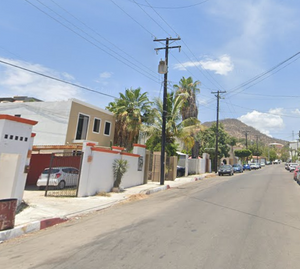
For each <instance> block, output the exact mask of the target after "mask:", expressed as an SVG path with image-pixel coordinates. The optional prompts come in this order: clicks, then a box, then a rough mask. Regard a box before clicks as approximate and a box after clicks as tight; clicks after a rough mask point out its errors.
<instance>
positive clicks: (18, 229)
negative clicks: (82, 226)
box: [0, 218, 69, 243]
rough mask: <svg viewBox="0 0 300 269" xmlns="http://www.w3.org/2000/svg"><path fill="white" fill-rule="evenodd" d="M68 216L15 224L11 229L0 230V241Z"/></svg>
mask: <svg viewBox="0 0 300 269" xmlns="http://www.w3.org/2000/svg"><path fill="white" fill-rule="evenodd" d="M68 220H69V219H68V218H50V219H44V220H41V221H33V222H31V223H27V224H22V225H19V226H15V227H14V228H12V229H8V230H4V231H0V243H3V242H4V241H7V240H10V239H13V238H16V237H20V236H22V235H25V234H29V233H32V232H36V231H39V230H42V229H46V228H48V227H51V226H54V225H57V224H60V223H63V222H66V221H68Z"/></svg>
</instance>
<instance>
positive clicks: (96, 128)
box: [93, 118, 101, 133]
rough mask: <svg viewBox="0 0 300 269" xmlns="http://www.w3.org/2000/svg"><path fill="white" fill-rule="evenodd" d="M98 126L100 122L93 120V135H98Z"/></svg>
mask: <svg viewBox="0 0 300 269" xmlns="http://www.w3.org/2000/svg"><path fill="white" fill-rule="evenodd" d="M100 124H101V120H100V119H97V118H95V119H94V127H93V132H94V133H100Z"/></svg>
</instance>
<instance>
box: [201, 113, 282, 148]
mask: <svg viewBox="0 0 300 269" xmlns="http://www.w3.org/2000/svg"><path fill="white" fill-rule="evenodd" d="M213 123H214V122H205V123H202V125H204V126H207V127H210V126H211V125H212V124H213ZM219 124H222V125H223V126H224V129H225V131H226V132H227V133H228V134H229V135H230V136H233V137H235V138H237V139H245V138H246V137H245V131H248V138H247V139H248V143H250V142H251V140H252V141H254V142H256V136H258V140H259V142H260V143H263V144H265V145H267V144H269V143H280V144H283V145H286V144H287V143H288V141H285V140H282V139H276V138H273V137H269V136H267V135H265V134H263V133H261V132H260V131H258V130H256V129H255V128H253V127H251V126H248V125H247V124H244V123H242V122H241V121H239V120H237V119H225V120H220V121H219Z"/></svg>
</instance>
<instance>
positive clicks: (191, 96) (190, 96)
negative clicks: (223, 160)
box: [173, 77, 200, 158]
mask: <svg viewBox="0 0 300 269" xmlns="http://www.w3.org/2000/svg"><path fill="white" fill-rule="evenodd" d="M199 84H200V82H199V81H195V82H194V81H193V79H192V77H188V78H185V77H182V78H181V80H180V81H179V84H178V85H177V84H175V85H174V86H173V87H174V89H175V91H176V96H179V97H180V98H181V99H182V100H183V103H182V105H181V108H180V113H181V117H182V120H183V121H185V120H186V119H189V118H195V119H197V118H198V108H197V102H196V95H197V93H200V88H198V85H199ZM194 130H197V129H196V128H194ZM196 134H197V132H190V136H192V137H193V140H194V145H193V147H192V150H191V152H192V158H197V157H198V156H199V149H200V142H199V141H198V140H197V139H196Z"/></svg>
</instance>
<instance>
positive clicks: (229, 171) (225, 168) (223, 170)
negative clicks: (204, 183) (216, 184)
mask: <svg viewBox="0 0 300 269" xmlns="http://www.w3.org/2000/svg"><path fill="white" fill-rule="evenodd" d="M233 174H234V171H233V167H232V166H231V165H230V164H224V165H222V166H221V167H220V169H219V171H218V175H219V176H224V175H229V176H233Z"/></svg>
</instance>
